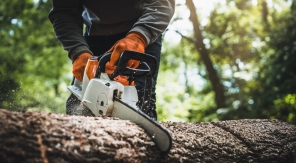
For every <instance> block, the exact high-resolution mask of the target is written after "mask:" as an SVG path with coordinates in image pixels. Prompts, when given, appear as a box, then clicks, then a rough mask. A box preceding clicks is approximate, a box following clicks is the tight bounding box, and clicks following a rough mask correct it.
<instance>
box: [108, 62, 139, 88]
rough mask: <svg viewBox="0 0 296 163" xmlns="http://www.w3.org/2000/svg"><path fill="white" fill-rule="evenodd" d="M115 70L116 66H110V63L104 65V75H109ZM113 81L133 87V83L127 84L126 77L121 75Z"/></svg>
mask: <svg viewBox="0 0 296 163" xmlns="http://www.w3.org/2000/svg"><path fill="white" fill-rule="evenodd" d="M115 69H116V66H111V64H110V62H107V63H106V67H105V72H106V74H108V75H111V74H112V73H113V72H114V70H115ZM113 80H114V81H117V82H119V83H121V84H122V85H132V86H134V85H135V82H134V81H132V82H131V83H129V81H128V79H127V77H126V76H123V75H118V76H116V77H115V78H114V79H113Z"/></svg>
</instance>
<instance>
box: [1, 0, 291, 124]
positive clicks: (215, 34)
mask: <svg viewBox="0 0 296 163" xmlns="http://www.w3.org/2000/svg"><path fill="white" fill-rule="evenodd" d="M51 3H52V2H51V1H50V0H21V1H19V0H0V108H5V109H8V110H17V111H21V110H42V111H47V112H55V113H65V101H66V99H67V97H68V96H69V91H68V90H67V86H68V85H69V84H70V82H71V79H72V74H71V61H70V60H69V59H68V58H67V52H66V51H64V50H63V49H62V46H61V44H60V42H59V41H58V40H57V39H56V38H55V35H54V31H53V28H52V25H51V23H50V22H49V20H48V13H49V11H50V9H51V6H52V4H51ZM157 112H158V116H159V121H182V122H207V121H219V120H228V119H246V118H267V119H279V120H281V121H285V122H288V123H291V124H296V1H295V0H211V1H209V0H208V1H205V2H204V1H202V0H176V12H175V15H174V17H173V19H172V21H171V24H170V25H169V27H168V30H167V31H166V32H165V33H164V35H163V49H162V56H161V66H160V72H159V77H158V85H157Z"/></svg>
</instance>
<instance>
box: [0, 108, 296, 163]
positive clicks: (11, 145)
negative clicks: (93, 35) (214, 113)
mask: <svg viewBox="0 0 296 163" xmlns="http://www.w3.org/2000/svg"><path fill="white" fill-rule="evenodd" d="M161 124H162V125H163V126H165V127H166V128H168V129H169V130H170V131H171V133H172V137H173V146H172V149H171V151H170V152H169V153H168V154H162V153H160V152H159V150H158V149H157V147H156V146H155V144H154V143H153V141H152V140H151V139H150V137H149V136H148V135H147V134H146V133H145V131H144V129H142V128H141V127H139V126H138V125H136V124H135V123H133V122H130V121H125V120H120V119H117V118H110V117H80V116H66V115H62V114H50V113H44V112H32V111H26V112H10V111H7V110H4V109H0V162H1V163H2V162H41V163H51V162H71V163H72V162H141V163H142V162H169V163H171V162H194V163H195V162H284V163H293V162H295V161H296V159H295V158H296V126H294V125H291V124H287V123H284V122H280V121H278V120H265V119H262V120H258V119H249V120H230V121H221V122H209V123H182V122H162V123H161Z"/></svg>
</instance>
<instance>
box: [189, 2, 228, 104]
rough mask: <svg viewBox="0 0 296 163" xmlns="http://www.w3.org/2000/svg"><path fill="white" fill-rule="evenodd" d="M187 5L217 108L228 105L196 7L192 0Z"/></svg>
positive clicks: (195, 42) (197, 46)
mask: <svg viewBox="0 0 296 163" xmlns="http://www.w3.org/2000/svg"><path fill="white" fill-rule="evenodd" d="M186 5H187V6H188V8H189V10H190V18H189V19H190V21H191V22H192V24H193V29H194V37H195V38H194V44H195V47H196V49H197V50H198V52H199V54H200V56H201V59H202V61H203V63H204V64H205V66H206V70H207V72H208V77H209V80H210V82H211V85H212V87H213V90H214V92H215V102H216V105H217V108H223V107H226V97H225V94H224V93H225V90H224V86H223V85H222V83H221V81H220V78H219V76H218V74H217V71H216V70H215V69H214V67H213V63H212V61H211V59H210V57H209V52H208V50H207V49H206V47H205V44H204V43H203V36H202V34H201V30H200V28H199V27H200V23H199V21H198V17H197V14H196V9H195V6H194V3H193V2H192V0H186Z"/></svg>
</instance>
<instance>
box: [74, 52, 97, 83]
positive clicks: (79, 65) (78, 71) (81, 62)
mask: <svg viewBox="0 0 296 163" xmlns="http://www.w3.org/2000/svg"><path fill="white" fill-rule="evenodd" d="M91 56H92V55H91V54H90V53H82V54H80V55H79V56H78V57H77V58H76V59H75V61H74V62H73V65H72V73H73V75H74V76H75V78H76V79H78V80H79V81H82V79H83V74H84V69H85V66H86V64H87V61H88V59H90V58H91Z"/></svg>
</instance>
